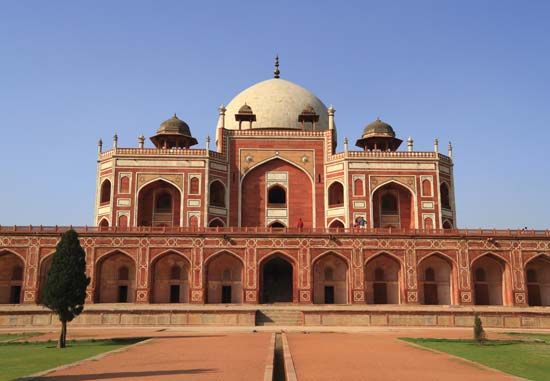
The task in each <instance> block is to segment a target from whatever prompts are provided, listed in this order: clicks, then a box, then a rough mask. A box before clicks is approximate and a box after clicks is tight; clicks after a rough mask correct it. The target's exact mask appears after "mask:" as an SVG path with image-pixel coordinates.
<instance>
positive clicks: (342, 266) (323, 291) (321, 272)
mask: <svg viewBox="0 0 550 381" xmlns="http://www.w3.org/2000/svg"><path fill="white" fill-rule="evenodd" d="M311 268H312V272H311V284H312V285H313V303H316V304H346V303H348V301H349V287H348V284H349V269H350V265H349V261H348V260H347V258H346V257H345V256H343V255H342V254H340V253H338V252H336V251H326V252H324V253H322V254H320V255H318V256H317V257H315V259H313V261H312V262H311Z"/></svg>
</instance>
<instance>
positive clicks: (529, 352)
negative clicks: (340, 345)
mask: <svg viewBox="0 0 550 381" xmlns="http://www.w3.org/2000/svg"><path fill="white" fill-rule="evenodd" d="M518 338H519V337H518ZM521 339H525V340H526V341H523V340H491V341H488V342H486V343H485V344H483V345H480V344H477V343H476V342H474V341H472V340H448V339H414V338H402V339H401V340H404V341H408V342H411V343H415V344H417V345H420V346H422V347H426V348H430V349H435V350H437V351H441V352H446V353H449V354H451V355H454V356H458V357H462V358H465V359H468V360H470V361H474V362H477V363H480V364H483V365H486V366H488V367H491V368H495V369H498V370H500V371H502V372H505V373H509V374H513V375H515V376H520V377H524V378H527V379H529V380H534V381H548V379H549V375H550V344H549V342H533V341H532V340H533V337H529V338H527V337H525V338H524V337H521ZM546 339H548V337H547V338H546Z"/></svg>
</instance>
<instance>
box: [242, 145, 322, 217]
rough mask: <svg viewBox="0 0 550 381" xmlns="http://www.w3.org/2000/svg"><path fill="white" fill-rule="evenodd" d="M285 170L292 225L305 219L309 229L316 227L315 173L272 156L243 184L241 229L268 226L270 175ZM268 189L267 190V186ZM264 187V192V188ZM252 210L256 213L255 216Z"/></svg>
mask: <svg viewBox="0 0 550 381" xmlns="http://www.w3.org/2000/svg"><path fill="white" fill-rule="evenodd" d="M270 171H285V172H287V174H288V183H287V184H285V185H286V207H287V210H288V219H285V220H287V221H288V224H292V223H294V222H293V221H298V220H299V219H300V218H301V219H302V221H303V223H304V225H305V226H311V227H313V228H315V227H316V214H317V210H316V207H315V205H316V204H315V182H314V179H313V176H312V174H310V173H309V172H308V171H307V170H306V169H304V168H303V167H301V166H299V165H297V164H296V163H294V162H292V161H290V160H288V159H285V158H284V157H279V156H276V157H270V158H268V159H266V160H262V161H260V162H258V163H255V164H254V165H253V166H251V167H250V168H248V169H247V170H246V172H245V173H244V174H243V176H242V177H241V179H240V181H239V190H238V192H237V194H238V195H239V196H238V197H237V200H238V204H237V206H238V214H237V224H238V226H265V224H266V221H267V220H268V219H267V214H268V211H267V209H268V205H267V202H266V201H267V194H266V190H267V186H266V185H267V184H268V182H267V181H266V180H267V174H268V172H270ZM264 186H265V187H264ZM260 188H261V189H260ZM251 211H252V213H251Z"/></svg>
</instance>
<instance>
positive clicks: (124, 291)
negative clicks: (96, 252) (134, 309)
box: [94, 251, 136, 303]
mask: <svg viewBox="0 0 550 381" xmlns="http://www.w3.org/2000/svg"><path fill="white" fill-rule="evenodd" d="M96 274H97V275H96V285H95V296H94V300H95V302H96V303H133V302H135V297H136V295H135V294H136V265H135V262H134V260H133V259H132V258H131V257H130V256H128V255H127V254H125V253H123V252H121V251H115V252H113V253H111V254H109V255H107V256H104V257H103V258H101V259H100V260H99V261H98V263H97V266H96Z"/></svg>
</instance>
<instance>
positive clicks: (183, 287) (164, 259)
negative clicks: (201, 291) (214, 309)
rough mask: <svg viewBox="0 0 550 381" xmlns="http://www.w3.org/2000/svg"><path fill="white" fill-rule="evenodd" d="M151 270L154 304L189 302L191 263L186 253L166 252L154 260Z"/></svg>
mask: <svg viewBox="0 0 550 381" xmlns="http://www.w3.org/2000/svg"><path fill="white" fill-rule="evenodd" d="M181 262H183V263H181ZM150 269H151V271H150V275H149V277H150V284H151V291H152V292H151V297H150V300H151V302H152V303H188V302H189V299H190V292H191V291H190V289H191V288H190V286H189V283H190V278H191V261H190V260H189V258H188V257H187V256H186V255H185V254H184V253H182V252H180V251H177V250H173V249H169V250H165V251H163V252H161V253H159V254H158V255H156V256H155V257H154V258H153V260H152V261H151V265H150ZM174 270H176V271H174ZM174 274H177V277H174V276H173V275H174Z"/></svg>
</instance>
